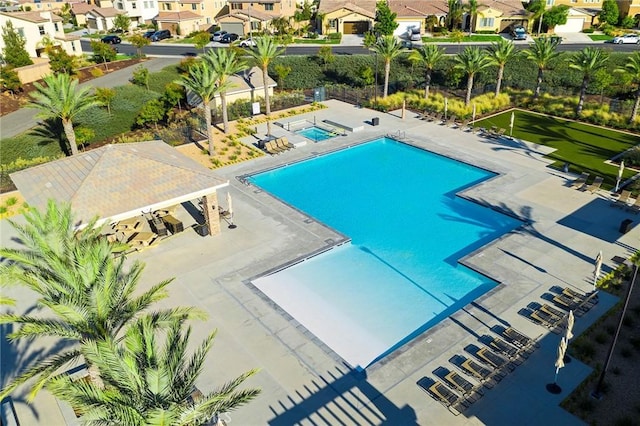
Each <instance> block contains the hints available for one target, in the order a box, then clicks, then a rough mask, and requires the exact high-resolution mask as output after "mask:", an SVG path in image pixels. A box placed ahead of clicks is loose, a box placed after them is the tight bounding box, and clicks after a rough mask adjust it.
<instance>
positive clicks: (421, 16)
mask: <svg viewBox="0 0 640 426" xmlns="http://www.w3.org/2000/svg"><path fill="white" fill-rule="evenodd" d="M389 9H391V12H393V13H395V14H396V16H397V18H396V22H397V23H398V28H396V30H395V31H394V32H393V34H394V35H396V36H399V37H401V36H404V35H406V34H407V33H408V32H409V30H410V29H414V28H417V29H419V30H420V33H423V34H424V32H425V28H426V27H425V23H426V19H427V17H429V16H435V17H436V19H437V22H439V23H440V25H444V22H445V19H446V17H447V13H449V7H448V6H447V2H446V1H445V0H431V1H424V0H398V1H396V0H390V1H389Z"/></svg>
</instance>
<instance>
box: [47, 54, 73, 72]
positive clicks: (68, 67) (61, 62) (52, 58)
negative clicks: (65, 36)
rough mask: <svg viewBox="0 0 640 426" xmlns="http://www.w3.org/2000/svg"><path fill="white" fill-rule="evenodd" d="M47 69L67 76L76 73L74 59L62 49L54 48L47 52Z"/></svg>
mask: <svg viewBox="0 0 640 426" xmlns="http://www.w3.org/2000/svg"><path fill="white" fill-rule="evenodd" d="M47 55H48V56H49V67H50V68H51V71H52V72H54V73H57V72H61V73H65V74H69V75H74V74H75V73H76V57H75V56H73V55H69V54H68V53H67V52H66V51H65V50H64V49H62V48H60V47H54V48H52V49H49V51H48V52H47Z"/></svg>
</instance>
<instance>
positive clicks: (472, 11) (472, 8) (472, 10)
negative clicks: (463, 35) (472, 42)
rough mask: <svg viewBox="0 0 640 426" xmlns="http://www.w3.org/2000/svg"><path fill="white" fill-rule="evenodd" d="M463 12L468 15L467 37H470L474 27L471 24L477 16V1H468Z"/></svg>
mask: <svg viewBox="0 0 640 426" xmlns="http://www.w3.org/2000/svg"><path fill="white" fill-rule="evenodd" d="M464 10H465V11H466V12H467V13H468V14H469V37H471V33H472V32H473V27H474V25H473V24H474V22H475V20H476V16H477V15H478V0H469V2H468V3H467V4H466V5H465V6H464Z"/></svg>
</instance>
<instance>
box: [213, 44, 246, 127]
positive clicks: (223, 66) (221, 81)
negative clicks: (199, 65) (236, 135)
mask: <svg viewBox="0 0 640 426" xmlns="http://www.w3.org/2000/svg"><path fill="white" fill-rule="evenodd" d="M204 60H205V61H207V62H208V63H209V65H210V66H211V68H212V69H213V72H214V73H215V74H216V75H217V76H218V80H217V83H216V84H217V85H218V91H219V92H220V104H221V107H222V123H223V128H224V132H225V133H228V132H229V115H228V112H227V90H229V89H230V88H231V86H232V85H231V83H230V82H229V77H231V76H233V75H235V74H236V73H238V72H240V71H242V70H245V69H247V64H246V63H245V62H244V61H243V60H241V59H240V58H238V57H237V56H236V53H235V52H234V51H232V50H229V49H211V50H209V53H207V54H206V55H205V57H204Z"/></svg>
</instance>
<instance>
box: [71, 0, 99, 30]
mask: <svg viewBox="0 0 640 426" xmlns="http://www.w3.org/2000/svg"><path fill="white" fill-rule="evenodd" d="M95 7H96V6H94V5H92V4H89V3H84V2H81V3H72V4H71V14H72V15H73V17H74V18H76V22H77V24H78V26H80V27H83V26H85V25H87V13H89V12H91V11H92V10H93V9H94V8H95Z"/></svg>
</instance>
